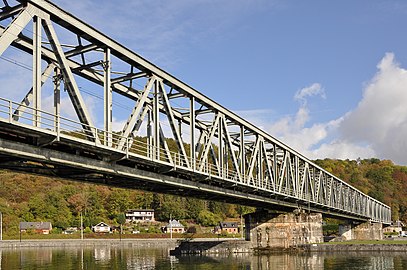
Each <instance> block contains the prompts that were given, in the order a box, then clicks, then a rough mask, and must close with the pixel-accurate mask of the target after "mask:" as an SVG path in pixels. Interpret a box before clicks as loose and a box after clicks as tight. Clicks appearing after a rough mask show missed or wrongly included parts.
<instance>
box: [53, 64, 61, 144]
mask: <svg viewBox="0 0 407 270" xmlns="http://www.w3.org/2000/svg"><path fill="white" fill-rule="evenodd" d="M59 76H60V70H59V68H55V69H54V114H55V123H54V128H55V132H56V133H57V136H58V137H59V132H60V130H59V129H60V121H61V118H60V112H61V88H60V87H61V80H60V77H59Z"/></svg>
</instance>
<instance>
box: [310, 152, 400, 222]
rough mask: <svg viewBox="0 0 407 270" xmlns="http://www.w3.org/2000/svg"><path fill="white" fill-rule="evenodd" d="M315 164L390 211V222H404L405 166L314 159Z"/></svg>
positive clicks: (361, 161) (378, 161)
mask: <svg viewBox="0 0 407 270" xmlns="http://www.w3.org/2000/svg"><path fill="white" fill-rule="evenodd" d="M315 163H316V164H318V165H319V166H321V167H322V168H324V169H326V170H327V171H329V172H331V173H332V174H334V175H336V176H338V177H339V178H341V179H342V180H344V181H346V182H348V183H349V184H351V185H352V186H354V187H356V188H358V189H359V190H360V191H362V192H364V193H366V194H368V195H369V196H372V197H373V198H375V199H377V200H379V201H382V202H384V203H386V204H387V205H389V206H390V207H391V208H392V219H393V220H397V219H400V220H403V221H407V167H406V166H398V165H394V164H393V162H391V161H390V160H379V159H376V158H372V159H365V160H358V161H355V160H332V159H324V160H316V161H315Z"/></svg>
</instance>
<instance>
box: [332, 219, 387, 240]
mask: <svg viewBox="0 0 407 270" xmlns="http://www.w3.org/2000/svg"><path fill="white" fill-rule="evenodd" d="M339 235H340V239H341V240H343V241H349V240H382V239H383V225H382V224H381V223H371V222H364V223H352V222H348V223H346V224H341V225H339Z"/></svg>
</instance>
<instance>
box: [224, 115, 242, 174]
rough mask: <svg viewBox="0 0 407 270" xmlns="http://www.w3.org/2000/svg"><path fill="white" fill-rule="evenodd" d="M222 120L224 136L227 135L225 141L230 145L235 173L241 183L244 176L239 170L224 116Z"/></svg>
mask: <svg viewBox="0 0 407 270" xmlns="http://www.w3.org/2000/svg"><path fill="white" fill-rule="evenodd" d="M221 120H222V122H223V125H222V128H223V131H224V134H225V140H226V143H227V145H228V149H229V153H230V156H231V157H232V164H233V168H234V169H235V171H236V173H237V177H238V180H239V182H241V181H242V175H241V173H240V168H239V164H238V162H237V158H236V155H235V152H234V151H233V145H232V140H231V138H230V134H229V130H228V127H227V125H226V120H225V116H224V115H222V116H221Z"/></svg>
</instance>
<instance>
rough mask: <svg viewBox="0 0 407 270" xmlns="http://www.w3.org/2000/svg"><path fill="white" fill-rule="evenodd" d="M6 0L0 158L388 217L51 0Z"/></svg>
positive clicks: (227, 196) (170, 188)
mask: <svg viewBox="0 0 407 270" xmlns="http://www.w3.org/2000/svg"><path fill="white" fill-rule="evenodd" d="M3 2H4V5H3V6H2V7H1V12H0V58H1V59H0V74H2V76H1V77H0V167H2V168H8V169H14V170H24V171H29V172H34V173H39V174H47V175H55V176H60V177H64V178H68V179H74V180H86V181H93V182H98V183H104V184H108V185H114V186H121V187H128V188H137V189H145V190H151V191H157V192H164V193H170V194H180V195H184V196H194V197H199V198H208V199H213V200H221V201H226V202H231V203H240V204H246V205H252V206H256V207H261V208H265V209H280V208H282V209H296V208H303V209H308V210H310V211H315V212H320V213H324V214H327V215H330V216H335V217H342V218H346V219H350V220H358V221H372V222H379V223H385V224H388V223H390V220H391V211H390V207H389V206H387V205H385V204H383V203H382V202H379V201H377V200H375V199H374V198H372V197H369V196H368V195H366V194H364V193H362V192H361V191H359V190H357V189H356V188H354V187H352V186H350V185H348V184H347V183H345V182H343V181H342V180H340V179H339V178H337V177H335V176H334V175H332V174H330V173H329V172H327V171H325V170H323V169H322V168H320V167H318V166H317V165H315V164H314V163H312V162H311V161H310V160H308V159H307V158H306V157H304V156H303V155H302V154H301V153H298V152H297V151H295V150H293V149H291V148H290V147H289V146H287V145H285V144H283V143H282V142H280V141H278V140H277V139H275V138H273V137H272V136H270V135H269V134H267V133H266V132H264V131H263V130H261V129H259V128H258V127H256V126H255V125H253V124H251V123H249V122H247V121H246V120H244V119H242V118H241V117H239V116H238V115H236V114H235V113H233V112H231V111H230V110H228V109H226V108H224V107H222V106H221V105H219V104H218V103H216V102H215V101H213V100H211V99H209V98H208V97H206V96H205V95H203V94H202V93H200V92H198V91H196V90H195V89H193V88H192V87H191V86H189V85H187V84H186V83H184V82H182V81H180V80H178V79H177V78H175V77H174V76H172V75H170V74H169V73H167V72H166V71H164V70H162V69H160V68H159V67H157V66H155V65H154V64H152V63H151V62H149V61H147V60H146V59H144V58H142V57H141V56H139V55H138V54H136V53H134V52H132V51H131V50H129V49H127V48H126V47H124V46H122V45H120V44H119V43H117V42H116V41H115V40H113V39H111V38H109V37H107V36H106V35H104V34H103V33H101V32H99V31H98V30H96V29H94V28H93V27H91V26H89V25H88V24H86V23H85V22H83V21H81V20H79V19H78V18H76V17H74V16H73V15H71V14H69V13H68V12H66V11H64V10H62V9H61V8H59V7H58V6H56V5H55V4H53V3H52V2H50V1H47V0H18V1H14V2H15V3H14V4H10V3H11V1H8V2H7V1H3ZM24 61H25V62H24ZM21 69H25V73H24V75H20V74H22V73H21ZM11 70H15V71H11ZM3 74H6V75H4V76H3ZM13 76H14V77H13ZM15 76H18V77H17V79H16V77H15ZM13 78H14V80H12V79H13ZM24 79H26V80H25V81H24ZM25 87H27V88H25ZM87 89H91V91H89V90H87ZM19 93H22V94H21V96H19ZM95 99H100V102H98V101H97V102H95ZM95 116H98V117H99V118H103V121H95V118H96V117H95ZM122 118H125V121H124V122H123V125H122V126H120V128H119V129H118V128H117V127H116V121H114V119H122ZM99 122H100V123H99Z"/></svg>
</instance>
